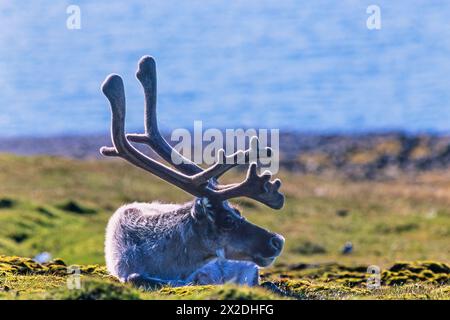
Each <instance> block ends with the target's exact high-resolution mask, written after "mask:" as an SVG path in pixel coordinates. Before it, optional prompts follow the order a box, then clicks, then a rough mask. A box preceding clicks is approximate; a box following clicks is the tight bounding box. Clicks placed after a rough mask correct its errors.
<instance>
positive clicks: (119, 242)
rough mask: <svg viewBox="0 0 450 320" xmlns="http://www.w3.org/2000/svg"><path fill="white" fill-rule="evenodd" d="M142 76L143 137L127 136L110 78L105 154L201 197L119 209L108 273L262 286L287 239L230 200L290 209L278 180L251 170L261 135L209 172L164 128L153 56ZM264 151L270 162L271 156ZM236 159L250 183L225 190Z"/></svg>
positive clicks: (116, 80) (141, 282) (141, 281)
mask: <svg viewBox="0 0 450 320" xmlns="http://www.w3.org/2000/svg"><path fill="white" fill-rule="evenodd" d="M136 77H137V79H138V80H139V81H140V83H141V85H142V87H143V89H144V95H145V133H143V134H126V133H125V92H124V86H123V81H122V78H121V77H120V76H119V75H116V74H111V75H109V76H108V77H107V78H106V80H105V81H104V83H103V84H102V91H103V93H104V94H105V96H106V97H107V99H108V100H109V102H110V105H111V111H112V121H111V122H112V124H111V139H112V144H113V147H102V148H101V149H100V152H101V154H102V155H104V156H107V157H120V158H122V159H124V160H126V161H128V162H130V163H131V164H133V165H135V166H137V167H139V168H141V169H143V170H145V171H148V172H150V173H151V174H153V175H155V176H157V177H159V178H161V179H162V180H164V181H166V182H168V183H170V184H173V185H174V186H177V187H178V188H180V189H181V190H183V191H185V192H187V193H189V194H191V195H192V196H194V197H195V198H194V200H193V201H190V202H188V203H185V204H163V203H160V202H152V203H132V204H127V205H125V206H123V207H121V208H119V209H118V210H117V211H116V212H115V213H114V215H113V216H112V217H111V218H110V220H109V222H108V226H107V229H106V240H105V258H106V265H107V268H108V271H109V272H110V274H112V275H113V276H115V277H117V278H118V279H119V280H120V281H122V282H131V283H132V284H134V285H137V286H144V287H154V286H160V285H171V286H181V285H186V284H191V283H199V284H208V283H210V284H220V283H225V282H229V281H231V282H235V283H239V284H246V285H250V286H252V285H257V284H258V266H259V267H266V266H269V265H270V264H271V263H272V262H273V261H274V260H275V258H277V257H278V256H279V255H280V253H281V251H282V248H283V245H284V238H283V237H282V236H281V235H279V234H276V233H272V232H269V231H267V230H265V229H263V228H261V227H259V226H257V225H254V224H252V223H251V222H249V221H247V220H246V219H245V218H244V217H243V216H242V215H241V212H240V211H239V209H238V208H237V207H235V206H233V205H232V204H230V203H229V202H228V200H229V199H232V198H236V197H247V198H251V199H253V200H256V201H258V202H260V203H263V204H265V205H267V206H269V207H270V208H273V209H281V207H282V206H283V204H284V196H283V195H282V194H281V193H280V192H279V188H280V186H281V182H280V180H278V179H276V180H274V181H271V174H270V172H267V171H265V172H264V173H263V174H261V175H258V174H257V161H256V162H252V163H250V164H249V160H250V158H251V154H252V152H256V154H257V155H258V156H259V155H260V153H262V152H260V151H261V150H259V145H258V141H257V139H256V137H254V138H253V139H251V143H250V148H249V149H247V150H245V151H238V152H236V153H233V154H231V155H225V152H224V151H223V149H221V150H219V152H218V160H217V162H216V163H215V164H213V165H212V166H210V167H208V168H207V169H203V168H201V167H200V166H198V165H197V164H195V163H194V162H192V161H190V160H189V159H187V158H185V157H183V156H182V155H181V154H180V153H178V152H177V151H176V150H175V149H173V148H172V147H171V146H170V145H169V144H168V143H167V141H166V140H165V139H164V138H163V137H162V135H161V134H160V132H159V130H158V125H157V119H156V66H155V61H154V59H153V58H152V57H150V56H144V57H143V58H141V60H140V61H139V66H138V70H137V73H136ZM131 143H140V144H144V145H147V146H148V147H150V148H151V149H153V150H154V152H155V153H156V154H157V155H159V156H160V157H161V158H162V159H164V160H165V161H166V162H168V163H169V164H170V165H172V166H173V167H174V168H170V167H168V166H166V165H165V164H163V163H160V162H158V161H156V160H155V159H152V158H151V157H149V156H147V155H145V154H143V153H141V152H140V151H138V149H136V148H135V147H134V146H133V145H132V144H131ZM265 151H266V154H267V155H269V156H270V154H271V152H272V150H271V149H270V148H266V149H265ZM174 159H175V160H176V159H178V160H182V161H174ZM238 159H244V164H245V165H248V170H247V176H246V178H245V180H244V181H242V182H240V183H234V184H228V185H223V184H219V180H218V179H219V177H220V176H222V175H223V174H224V173H225V172H227V171H228V170H230V169H231V168H233V167H235V166H236V165H237V164H238V162H239V161H238ZM259 159H260V158H257V160H259Z"/></svg>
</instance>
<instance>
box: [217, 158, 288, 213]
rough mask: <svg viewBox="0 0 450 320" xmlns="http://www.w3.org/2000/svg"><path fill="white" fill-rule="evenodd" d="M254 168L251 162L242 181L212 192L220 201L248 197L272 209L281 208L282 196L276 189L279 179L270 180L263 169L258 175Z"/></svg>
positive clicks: (270, 175) (267, 172)
mask: <svg viewBox="0 0 450 320" xmlns="http://www.w3.org/2000/svg"><path fill="white" fill-rule="evenodd" d="M256 168H257V166H256V163H252V164H251V165H250V166H249V168H248V171H247V177H246V179H245V180H244V181H243V182H241V183H239V184H234V185H231V186H229V187H228V188H225V189H221V190H217V191H215V192H214V193H215V194H216V195H217V197H219V198H220V199H221V200H222V201H225V200H228V199H231V198H237V197H248V198H252V199H254V200H256V201H259V202H261V203H263V204H265V205H267V206H269V207H270V208H272V209H281V208H282V207H283V204H284V196H283V195H282V194H281V193H280V192H279V191H278V190H279V189H280V187H281V181H280V180H279V179H275V180H274V181H270V179H271V178H272V174H271V173H270V172H269V171H265V172H264V173H263V174H262V175H260V176H259V175H258V173H257V171H256Z"/></svg>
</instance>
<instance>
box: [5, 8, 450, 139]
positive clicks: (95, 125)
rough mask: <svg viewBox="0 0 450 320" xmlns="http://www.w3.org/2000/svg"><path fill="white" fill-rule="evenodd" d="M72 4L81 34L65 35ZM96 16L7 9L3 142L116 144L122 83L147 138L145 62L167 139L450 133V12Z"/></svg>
mask: <svg viewBox="0 0 450 320" xmlns="http://www.w3.org/2000/svg"><path fill="white" fill-rule="evenodd" d="M72 2H76V3H77V4H79V5H80V7H81V23H82V25H81V27H82V28H81V30H68V29H67V28H66V19H67V16H68V15H67V14H66V8H67V6H68V5H69V4H70V3H72ZM93 3H94V1H81V0H78V1H70V2H65V1H58V2H57V1H52V0H48V1H38V0H33V1H8V0H2V1H1V2H0V30H1V32H0V128H1V132H0V135H3V136H5V135H7V136H17V135H53V134H84V133H99V132H105V131H106V130H108V126H109V107H108V105H107V103H106V100H105V98H104V97H103V95H102V94H101V93H100V90H99V87H100V84H101V82H102V81H103V80H104V78H105V76H106V75H107V74H109V73H112V72H115V73H119V74H121V75H122V76H123V77H124V81H125V86H126V93H127V99H128V107H129V111H128V127H129V128H130V130H134V129H138V128H140V126H141V122H142V107H143V101H142V100H143V97H142V92H141V89H140V87H139V83H138V82H137V80H136V79H135V78H134V72H135V70H136V63H137V61H138V59H139V58H140V57H141V56H142V55H145V54H150V55H153V56H154V57H155V58H156V59H157V68H158V81H159V96H158V99H159V111H160V112H159V114H160V121H161V123H162V127H163V128H175V127H187V128H191V127H192V125H193V121H194V120H198V119H201V120H204V126H205V127H220V128H234V127H239V126H240V127H255V126H256V127H270V128H282V129H295V130H299V131H319V132H323V131H368V130H387V129H401V130H409V131H450V63H449V59H450V19H449V17H450V1H430V0H423V1H410V0H408V1H406V0H405V1H392V0H390V1H379V0H377V1H374V0H371V1H363V0H355V1H342V0H341V1H332V0H330V1H318V0H314V1H298V0H297V1H293V0H284V1H261V0H245V1H244V0H243V1H226V0H217V1H167V0H164V1H162V0H161V1H150V0H145V1H134V0H133V1H132V0H128V1H127V2H126V3H127V6H124V5H122V4H121V3H125V2H123V1H111V0H109V1H95V4H93ZM372 3H376V4H378V5H379V6H380V7H381V15H382V16H381V18H382V29H381V30H379V31H370V30H368V29H367V28H366V19H367V17H368V14H367V13H366V8H367V6H368V5H369V4H372Z"/></svg>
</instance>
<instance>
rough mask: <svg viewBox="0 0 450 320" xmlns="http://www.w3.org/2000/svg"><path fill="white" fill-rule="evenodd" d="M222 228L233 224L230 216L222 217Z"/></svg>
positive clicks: (230, 226)
mask: <svg viewBox="0 0 450 320" xmlns="http://www.w3.org/2000/svg"><path fill="white" fill-rule="evenodd" d="M223 226H224V228H232V227H233V226H234V219H233V218H232V217H231V216H226V217H225V218H224V219H223Z"/></svg>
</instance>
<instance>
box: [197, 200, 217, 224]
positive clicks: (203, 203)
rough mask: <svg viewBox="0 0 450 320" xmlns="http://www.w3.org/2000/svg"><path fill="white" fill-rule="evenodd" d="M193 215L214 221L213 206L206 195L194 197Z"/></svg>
mask: <svg viewBox="0 0 450 320" xmlns="http://www.w3.org/2000/svg"><path fill="white" fill-rule="evenodd" d="M192 210H193V212H192V214H193V216H194V217H195V218H197V219H203V218H206V219H208V220H209V221H211V222H214V217H215V216H214V210H213V206H212V204H211V203H210V201H209V200H208V198H206V197H202V198H197V199H195V204H194V207H193V208H192Z"/></svg>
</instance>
